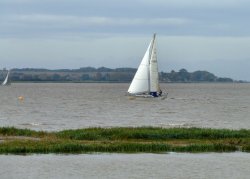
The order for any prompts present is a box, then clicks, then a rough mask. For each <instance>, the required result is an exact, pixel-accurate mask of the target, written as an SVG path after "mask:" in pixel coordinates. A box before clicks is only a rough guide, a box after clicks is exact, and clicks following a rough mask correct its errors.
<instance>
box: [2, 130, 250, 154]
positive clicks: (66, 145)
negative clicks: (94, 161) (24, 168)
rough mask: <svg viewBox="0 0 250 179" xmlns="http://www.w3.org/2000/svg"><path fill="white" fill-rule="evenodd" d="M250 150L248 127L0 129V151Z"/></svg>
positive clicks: (154, 151) (133, 151)
mask: <svg viewBox="0 0 250 179" xmlns="http://www.w3.org/2000/svg"><path fill="white" fill-rule="evenodd" d="M232 151H243V152H250V130H229V129H206V128H156V127H138V128H132V127H129V128H120V127H115V128H87V129H76V130H64V131H59V132H44V131H33V130H29V129H17V128H13V127H2V128H0V154H9V153H13V154H25V153H91V152H117V153H136V152H150V153H163V152H232Z"/></svg>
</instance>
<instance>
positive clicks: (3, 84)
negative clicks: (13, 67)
mask: <svg viewBox="0 0 250 179" xmlns="http://www.w3.org/2000/svg"><path fill="white" fill-rule="evenodd" d="M9 74H10V71H8V73H7V75H6V77H5V79H4V81H3V83H2V86H7V85H10V79H9Z"/></svg>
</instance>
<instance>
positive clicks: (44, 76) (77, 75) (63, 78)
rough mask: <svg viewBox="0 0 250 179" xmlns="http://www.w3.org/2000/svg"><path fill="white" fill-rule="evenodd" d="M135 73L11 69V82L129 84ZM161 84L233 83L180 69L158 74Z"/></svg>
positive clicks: (103, 69) (128, 70)
mask: <svg viewBox="0 0 250 179" xmlns="http://www.w3.org/2000/svg"><path fill="white" fill-rule="evenodd" d="M135 72H136V69H135V68H116V69H111V68H106V67H101V68H93V67H84V68H79V69H59V70H48V69H34V68H24V69H12V70H11V74H10V78H11V81H16V82H17V81H34V82H49V81H50V82H130V81H131V80H132V78H133V76H134V74H135ZM6 73H7V71H1V70H0V81H2V80H3V79H4V78H5V76H6ZM159 79H160V81H161V82H233V80H232V79H230V78H219V77H216V76H215V75H214V74H212V73H209V72H207V71H195V72H188V71H187V70H186V69H181V70H179V72H175V71H174V70H172V71H171V72H170V73H166V72H161V73H159Z"/></svg>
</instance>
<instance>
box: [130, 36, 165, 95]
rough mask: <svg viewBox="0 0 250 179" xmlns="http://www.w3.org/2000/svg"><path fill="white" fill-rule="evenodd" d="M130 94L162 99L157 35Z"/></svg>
mask: <svg viewBox="0 0 250 179" xmlns="http://www.w3.org/2000/svg"><path fill="white" fill-rule="evenodd" d="M128 94H129V95H130V96H135V97H145V98H156V97H162V90H161V89H160V85H159V73H158V64H157V54H156V34H154V35H153V39H152V40H151V42H150V44H149V46H148V48H147V51H146V53H145V55H144V57H143V58H142V61H141V63H140V65H139V67H138V69H137V71H136V73H135V76H134V78H133V80H132V82H131V84H130V86H129V89H128Z"/></svg>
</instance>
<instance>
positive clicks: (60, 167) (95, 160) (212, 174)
mask: <svg viewBox="0 0 250 179" xmlns="http://www.w3.org/2000/svg"><path fill="white" fill-rule="evenodd" d="M249 161H250V155H249V154H245V153H222V154H218V153H210V154H185V153H181V154H178V153H170V154H91V155H88V154H84V155H28V156H13V155H10V156H9V155H7V156H6V155H1V156H0V162H1V163H2V166H3V165H4V167H0V177H1V179H10V178H19V179H29V178H30V179H33V178H36V179H40V178H41V179H44V178H60V179H64V178H65V179H68V178H77V179H78V178H96V179H98V178H104V179H105V178H109V179H117V178H135V179H136V178H143V179H147V178H157V179H158V178H159V179H161V178H162V179H168V178H169V179H175V178H180V179H182V178H183V179H187V178H190V179H191V178H192V179H203V178H206V179H214V178H227V179H230V178H232V179H235V178H239V179H248V178H249V176H250V170H249V168H250V162H249Z"/></svg>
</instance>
